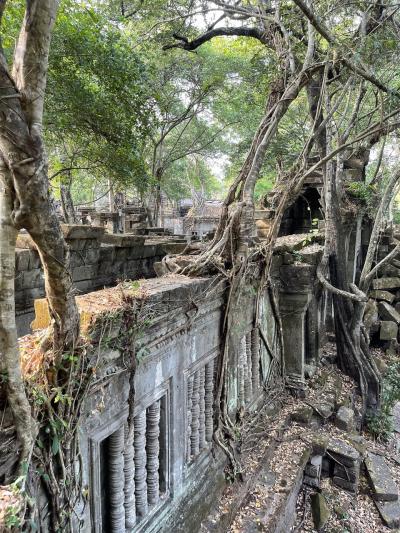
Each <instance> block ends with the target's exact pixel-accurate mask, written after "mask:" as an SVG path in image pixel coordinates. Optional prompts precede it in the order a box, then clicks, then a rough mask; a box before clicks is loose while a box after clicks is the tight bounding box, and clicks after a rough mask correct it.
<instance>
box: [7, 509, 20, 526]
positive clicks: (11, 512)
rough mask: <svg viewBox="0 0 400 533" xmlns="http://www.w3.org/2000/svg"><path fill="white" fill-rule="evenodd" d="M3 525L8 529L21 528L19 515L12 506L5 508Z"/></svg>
mask: <svg viewBox="0 0 400 533" xmlns="http://www.w3.org/2000/svg"><path fill="white" fill-rule="evenodd" d="M4 525H5V526H6V528H8V529H13V528H20V527H21V513H20V509H19V508H18V507H16V506H14V505H10V506H8V507H7V509H6V513H5V517H4Z"/></svg>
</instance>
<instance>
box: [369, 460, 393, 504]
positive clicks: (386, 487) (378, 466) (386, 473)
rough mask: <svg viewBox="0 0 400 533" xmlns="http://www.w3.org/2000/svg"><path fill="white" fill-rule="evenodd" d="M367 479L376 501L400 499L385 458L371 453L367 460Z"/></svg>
mask: <svg viewBox="0 0 400 533" xmlns="http://www.w3.org/2000/svg"><path fill="white" fill-rule="evenodd" d="M365 467H366V469H367V477H368V481H369V484H370V486H371V489H372V492H373V494H372V498H373V499H374V500H376V501H384V502H391V501H396V500H397V499H398V497H399V494H398V490H397V486H396V483H395V482H394V480H393V478H392V474H391V473H390V470H389V467H388V466H387V464H386V462H385V459H384V457H382V456H381V455H377V454H375V453H372V452H369V453H368V455H367V457H366V458H365Z"/></svg>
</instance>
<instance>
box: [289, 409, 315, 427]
mask: <svg viewBox="0 0 400 533" xmlns="http://www.w3.org/2000/svg"><path fill="white" fill-rule="evenodd" d="M312 415H313V409H312V407H310V406H309V405H304V406H302V407H299V408H298V409H296V411H294V412H293V413H292V414H291V419H292V420H293V421H294V422H300V424H308V423H309V422H310V420H311V417H312Z"/></svg>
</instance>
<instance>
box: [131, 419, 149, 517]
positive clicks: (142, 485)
mask: <svg viewBox="0 0 400 533" xmlns="http://www.w3.org/2000/svg"><path fill="white" fill-rule="evenodd" d="M133 425H134V448H135V497H136V514H137V516H139V517H140V518H141V517H143V516H145V515H146V514H147V510H148V506H147V482H146V478H147V470H146V462H147V456H146V411H142V412H141V413H140V414H138V415H137V416H136V417H135V418H134V421H133Z"/></svg>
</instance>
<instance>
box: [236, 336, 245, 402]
mask: <svg viewBox="0 0 400 533" xmlns="http://www.w3.org/2000/svg"><path fill="white" fill-rule="evenodd" d="M239 350H240V351H239V366H238V400H239V406H240V407H242V406H244V404H245V395H244V366H245V363H246V338H245V337H242V339H241V340H240V346H239Z"/></svg>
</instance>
